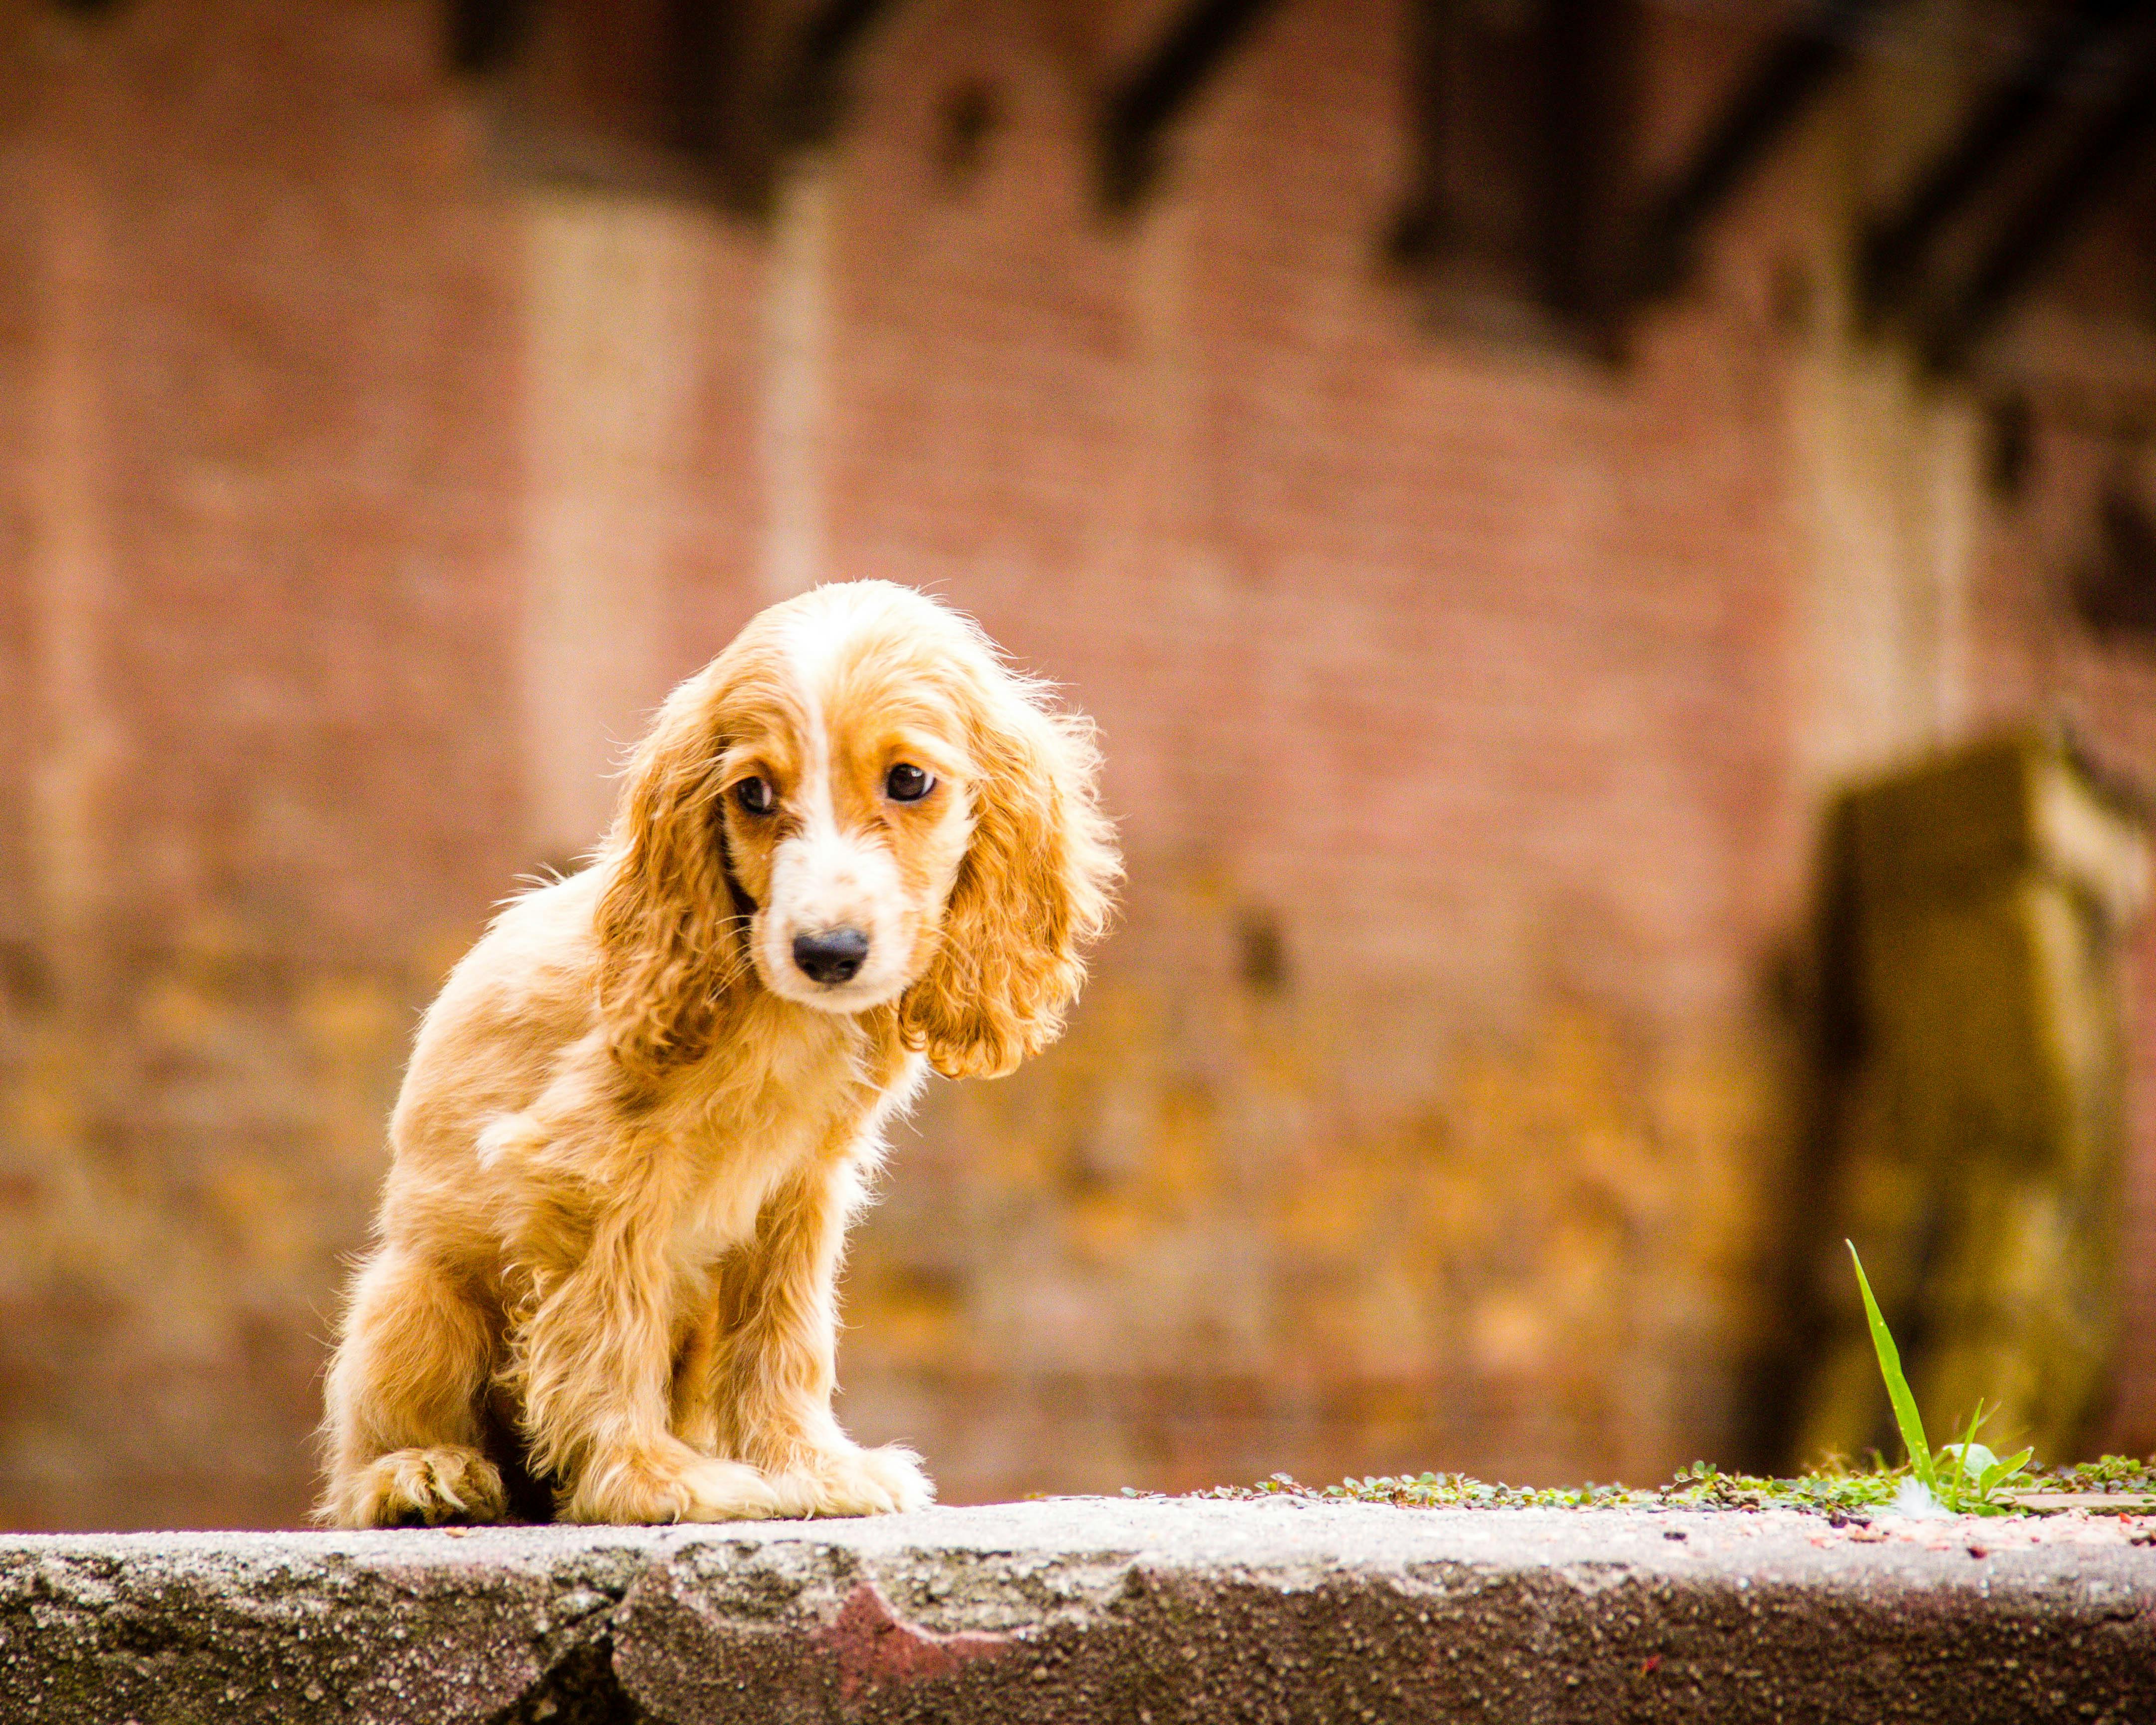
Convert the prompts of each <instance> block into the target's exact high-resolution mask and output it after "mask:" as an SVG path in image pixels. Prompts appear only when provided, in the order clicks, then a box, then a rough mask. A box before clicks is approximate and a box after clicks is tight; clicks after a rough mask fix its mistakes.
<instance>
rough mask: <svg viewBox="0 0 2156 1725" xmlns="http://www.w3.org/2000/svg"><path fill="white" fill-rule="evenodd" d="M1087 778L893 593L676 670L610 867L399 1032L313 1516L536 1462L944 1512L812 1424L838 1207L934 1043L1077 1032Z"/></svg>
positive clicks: (596, 1487)
mask: <svg viewBox="0 0 2156 1725" xmlns="http://www.w3.org/2000/svg"><path fill="white" fill-rule="evenodd" d="M1097 767H1098V760H1097V756H1096V752H1095V749H1094V746H1093V742H1092V735H1091V726H1089V725H1088V724H1087V723H1086V721H1084V720H1083V719H1081V718H1077V717H1075V716H1067V715H1062V714H1058V713H1055V712H1053V711H1050V708H1049V706H1048V704H1047V701H1046V700H1045V696H1044V693H1043V691H1041V690H1040V689H1039V686H1038V685H1033V684H1030V683H1028V682H1026V681H1024V680H1022V679H1020V678H1019V677H1016V676H1014V675H1012V674H1011V673H1010V672H1009V670H1006V669H1005V668H1004V666H1003V665H1002V664H1001V662H1000V661H999V660H998V656H997V655H996V653H995V650H994V649H993V647H992V646H991V645H990V644H988V641H987V639H985V638H984V637H983V635H982V634H981V633H980V631H979V630H978V629H976V628H975V627H974V626H973V624H971V623H969V622H968V621H967V620H965V619H962V618H960V617H958V616H957V615H956V614H953V613H952V612H950V611H948V610H946V609H945V608H942V606H940V605H938V604H937V603H934V602H932V601H931V600H929V599H927V598H923V597H922V596H921V595H920V594H918V593H914V592H912V591H911V590H910V589H907V588H900V587H894V586H891V585H890V584H888V583H882V582H860V583H850V584H846V585H839V586H830V587H823V588H817V589H816V590H814V592H812V593H806V594H804V595H803V596H802V597H801V598H797V599H792V600H789V601H788V602H787V603H784V604H781V605H775V606H773V607H772V608H770V609H769V610H767V611H765V612H764V613H763V614H761V615H760V616H758V617H757V618H756V619H754V620H753V621H752V622H751V623H750V624H749V625H748V627H747V629H744V630H743V631H742V634H740V636H739V637H738V638H737V639H736V640H735V641H734V642H733V644H731V646H729V647H728V648H727V649H726V651H725V652H723V653H721V655H719V656H718V658H717V659H716V660H713V661H712V662H711V665H708V666H706V668H705V669H704V670H702V671H701V672H700V673H699V674H698V675H696V676H694V677H691V678H690V679H689V680H688V681H686V682H685V683H684V684H682V685H681V686H680V688H678V689H676V690H675V691H674V692H673V694H672V695H671V696H669V697H668V699H667V701H666V702H665V706H663V707H662V708H661V709H660V712H659V715H658V717H657V719H656V721H655V722H654V724H653V726H652V727H651V730H650V732H649V735H647V736H646V737H644V740H643V742H641V743H640V744H639V747H638V748H637V750H636V752H635V753H634V757H633V758H632V760H631V762H630V765H629V773H628V778H627V782H626V783H625V784H624V788H623V793H622V798H621V803H620V806H619V811H618V813H617V814H616V817H615V819H614V823H613V828H612V829H611V831H610V832H609V834H608V837H607V839H606V841H605V843H604V845H603V846H602V848H601V849H600V850H599V852H598V855H597V856H596V858H595V860H594V861H593V864H592V865H591V866H590V867H588V868H587V869H585V870H583V872H581V873H579V874H577V875H572V876H570V877H569V878H567V879H566V880H558V881H557V882H555V883H553V884H552V885H551V886H544V887H542V888H540V889H538V890H537V891H532V892H531V893H528V894H526V895H525V896H523V897H521V898H519V899H517V900H516V901H514V902H513V903H511V905H510V906H508V907H507V908H506V910H505V911H503V912H502V914H501V915H500V917H499V918H497V919H496V921H495V923H494V925H493V926H492V927H491V928H490V929H489V931H488V932H487V933H486V935H485V937H484V938H483V939H482V940H481V941H480V942H479V944H478V945H477V946H475V947H473V949H472V950H471V952H470V953H469V954H467V955H466V957H465V959H464V961H463V962H462V963H459V965H458V966H457V968H456V969H455V971H454V973H452V974H451V975H450V977H449V981H448V983H446V985H445V986H444V988H443V990H442V993H441V994H440V997H439V999H437V1000H436V1001H435V1002H434V1005H433V1006H432V1008H430V1009H429V1011H428V1013H427V1015H426V1018H425V1020H424V1022H423V1024H422V1025H421V1027H420V1029H419V1034H418V1041H417V1044H416V1045H415V1046H414V1048H413V1055H412V1062H411V1067H410V1070H409V1071H408V1073H407V1075H406V1077H405V1081H404V1087H403V1092H402V1094H401V1095H400V1096H399V1097H398V1102H397V1107H396V1111H395V1113H394V1115H393V1117H392V1119H391V1122H390V1127H389V1138H390V1145H391V1149H392V1165H391V1168H390V1172H389V1176H388V1183H387V1186H386V1188H385V1190H384V1193H383V1197H382V1210H381V1215H380V1219H379V1221H378V1224H377V1245H376V1246H375V1249H374V1250H373V1252H372V1255H370V1256H369V1257H368V1259H367V1260H366V1262H365V1263H364V1264H363V1265H362V1266H361V1268H360V1270H359V1271H358V1274H357V1277H356V1278H355V1280H354V1282H353V1286H352V1294H351V1300H350V1303H349V1306H348V1307H347V1309H346V1313H345V1317H344V1322H343V1327H342V1333H341V1339H340V1340H339V1343H338V1344H337V1348H336V1356H335V1358H334V1359H333V1361H332V1362H331V1367H330V1372H329V1378H328V1385H327V1398H326V1399H327V1417H326V1422H325V1433H326V1445H327V1450H328V1474H329V1479H328V1486H327V1489H326V1492H325V1494H324V1497H323V1502H322V1505H321V1511H320V1514H321V1517H322V1518H323V1519H325V1520H327V1521H330V1522H336V1523H337V1524H339V1525H341V1526H345V1527H371V1526H380V1525H384V1524H388V1523H393V1522H413V1521H423V1522H437V1521H443V1520H449V1519H475V1520H485V1519H490V1518H495V1517H500V1516H501V1515H503V1514H505V1513H507V1512H508V1510H509V1507H510V1502H511V1489H512V1487H513V1486H515V1484H516V1481H518V1480H519V1479H520V1478H528V1479H531V1480H534V1481H538V1482H540V1483H542V1484H543V1485H545V1486H548V1487H550V1488H551V1489H552V1492H553V1494H554V1497H553V1508H554V1511H555V1512H556V1513H557V1514H560V1515H562V1516H563V1517H567V1518H568V1519H571V1520H575V1521H585V1522H665V1521H674V1520H683V1521H717V1520H728V1519H732V1518H736V1517H755V1516H772V1515H808V1514H814V1515H860V1514H867V1513H871V1512H877V1511H882V1510H892V1509H902V1508H906V1507H912V1506H916V1505H918V1504H922V1503H925V1502H928V1501H929V1498H930V1497H931V1488H930V1486H929V1484H928V1481H927V1479H926V1478H925V1477H924V1476H922V1474H921V1470H920V1467H919V1465H918V1460H917V1458H916V1456H914V1455H912V1454H911V1453H910V1452H909V1451H907V1450H903V1449H900V1448H897V1447H895V1446H894V1447H891V1448H886V1449H880V1450H864V1449H862V1448H860V1446H858V1445H855V1443H853V1442H852V1441H851V1440H850V1439H849V1438H848V1437H847V1436H846V1435H845V1434H844V1432H843V1431H842V1430H840V1429H839V1425H838V1424H837V1422H836V1421H835V1420H834V1419H833V1418H832V1415H831V1409H830V1401H831V1392H832V1388H833V1381H834V1378H833V1348H834V1339H835V1331H836V1316H835V1302H834V1286H833V1285H834V1279H835V1277H836V1275H837V1272H838V1267H839V1258H840V1255H841V1253H842V1251H843V1250H844V1236H845V1230H846V1226H847V1224H848V1221H849V1220H850V1218H851V1217H852V1215H853V1214H854V1213H855V1211H856V1210H857V1209H859V1208H860V1204H861V1203H862V1202H863V1198H864V1194H865V1189H866V1187H867V1184H868V1183H869V1181H870V1178H871V1176H872V1175H873V1174H874V1173H875V1168H876V1165H877V1163H878V1161H879V1159H880V1157H881V1155H882V1153H883V1129H884V1127H885V1123H886V1122H888V1121H889V1120H890V1119H891V1117H892V1116H893V1115H894V1114H896V1113H897V1112H898V1111H901V1110H902V1109H904V1108H905V1107H906V1106H907V1105H908V1104H909V1103H910V1101H911V1099H912V1097H913V1096H914V1095H915V1093H916V1091H917V1090H918V1088H919V1086H920V1084H921V1081H922V1078H923V1076H924V1068H925V1067H926V1066H928V1065H933V1066H934V1067H935V1068H936V1069H937V1070H938V1071H940V1072H943V1073H946V1074H947V1075H949V1076H952V1077H961V1076H998V1075H1000V1074H1002V1073H1005V1072H1008V1071H1009V1070H1011V1069H1012V1068H1013V1067H1014V1066H1016V1065H1018V1064H1019V1061H1021V1060H1024V1058H1025V1057H1026V1056H1027V1055H1030V1054H1033V1053H1034V1052H1035V1051H1036V1050H1039V1049H1040V1048H1041V1047H1043V1046H1044V1045H1046V1044H1047V1043H1048V1042H1050V1040H1053V1039H1054V1037H1055V1034H1056V1033H1057V1031H1058V1029H1060V1025H1061V1022H1062V1017H1063V1014H1064V1011H1065V1008H1066V1007H1067V1006H1068V1005H1069V1004H1070V1000H1071V999H1072V998H1073V996H1074V995H1075V993H1076V991H1077V989H1078V986H1079V984H1080V983H1081V980H1082V979H1083V977H1084V968H1083V964H1082V961H1081V952H1082V950H1083V948H1084V947H1085V945H1086V943H1087V942H1090V941H1091V940H1092V939H1094V938H1095V937H1097V936H1098V935H1099V933H1100V932H1101V928H1102V926H1103V924H1104V922H1105V921H1106V916H1107V913H1108V909H1109V900H1110V894H1111V890H1112V888H1113V886H1114V883H1115V880H1116V875H1117V873H1118V864H1117V860H1116V852H1115V849H1114V845H1113V834H1112V833H1111V830H1110V829H1109V827H1108V825H1107V824H1106V821H1105V820H1104V819H1102V818H1101V815H1100V814H1099V813H1098V811H1097V809H1096V803H1095V793H1094V781H1095V778H1096V772H1097ZM905 768H918V769H920V771H921V773H922V774H923V775H926V776H927V777H928V778H930V780H931V784H930V788H929V790H928V792H927V793H926V794H924V795H921V796H920V797H919V798H917V799H909V800H905V801H901V800H897V798H898V795H899V791H898V789H897V788H896V787H900V786H901V785H902V786H904V787H906V788H911V785H912V784H913V783H915V782H916V781H915V780H914V778H911V777H910V776H906V777H901V770H902V769H905ZM758 782H760V783H758ZM766 796H769V797H770V798H772V803H773V806H772V807H771V808H770V809H768V811H767V812H766V811H760V810H759V809H757V808H755V807H752V806H751V803H752V802H753V801H755V800H757V799H761V798H764V797H766ZM744 798H747V799H749V800H748V801H745V800H744ZM841 924H843V925H844V926H845V927H848V928H849V929H854V930H859V931H860V932H862V933H863V934H864V935H865V938H866V941H867V946H868V952H867V957H866V958H865V960H864V961H863V962H862V964H861V968H860V972H859V973H858V974H857V975H855V977H853V978H851V979H850V980H845V981H843V982H841V983H837V984H832V983H828V982H827V983H819V982H816V981H814V980H812V978H810V977H809V976H808V975H807V974H805V973H804V972H803V969H802V968H800V967H799V964H798V963H797V962H796V959H797V956H798V952H799V950H800V949H799V948H798V947H795V946H793V942H794V940H795V937H797V936H802V935H809V936H813V935H814V934H816V933H817V932H818V931H819V930H828V929H829V928H832V927H836V926H839V925H841ZM505 1467H506V1469H507V1470H508V1475H509V1477H508V1480H507V1481H505V1476H504V1469H505Z"/></svg>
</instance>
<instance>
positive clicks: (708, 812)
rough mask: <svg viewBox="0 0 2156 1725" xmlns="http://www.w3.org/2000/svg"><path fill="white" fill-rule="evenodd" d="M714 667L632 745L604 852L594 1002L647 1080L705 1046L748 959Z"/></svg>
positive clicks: (629, 1066) (625, 1061) (620, 1048)
mask: <svg viewBox="0 0 2156 1725" xmlns="http://www.w3.org/2000/svg"><path fill="white" fill-rule="evenodd" d="M718 672H719V667H718V666H717V665H711V666H709V667H707V668H706V670H704V671H703V672H701V674H699V675H696V676H694V677H691V678H690V680H688V681H687V682H685V683H684V684H682V685H680V687H679V688H677V689H676V690H675V691H674V692H673V693H672V694H671V695H670V696H667V698H666V703H665V706H662V707H661V708H660V711H659V716H658V718H657V720H656V721H654V723H653V725H652V726H651V729H650V730H649V732H647V733H646V734H645V736H644V740H643V741H642V742H639V744H638V745H637V746H636V750H635V752H634V754H633V755H632V756H631V757H629V772H628V774H627V782H626V783H624V785H623V787H622V793H621V802H620V804H619V808H618V809H616V811H615V814H614V823H613V830H612V832H611V833H610V834H608V839H607V844H606V849H605V852H604V855H603V860H602V863H601V866H602V867H603V868H605V869H606V870H608V880H607V882H606V885H605V886H604V888H603V891H602V892H601V895H600V898H599V906H598V937H599V1005H600V1009H601V1010H602V1011H603V1013H604V1014H605V1015H606V1018H607V1020H608V1044H609V1045H610V1046H611V1047H612V1049H613V1055H614V1058H615V1060H617V1061H619V1063H620V1065H621V1066H622V1068H623V1070H624V1071H625V1072H627V1073H629V1075H630V1076H633V1077H635V1078H638V1079H640V1080H643V1081H646V1082H649V1081H654V1080H656V1079H658V1078H660V1077H661V1076H664V1075H665V1073H666V1072H668V1071H669V1070H672V1069H673V1068H675V1067H678V1066H681V1065H686V1064H688V1063H689V1062H690V1061H692V1060H696V1059H697V1058H698V1057H699V1056H700V1055H702V1054H704V1053H705V1052H706V1050H708V1049H709V1048H710V1046H711V1034H712V1030H713V1029H714V1027H715V1025H716V1021H717V1017H718V1009H719V1001H720V997H721V995H722V994H723V993H725V991H726V986H727V983H728V981H729V979H730V978H731V977H733V976H734V975H736V974H737V973H738V971H739V968H740V967H741V965H742V963H745V962H746V954H745V952H744V951H743V945H742V943H743V940H744V934H743V930H742V923H743V920H744V919H743V917H742V915H741V913H740V911H739V910H738V908H737V905H736V903H735V895H734V887H733V881H732V879H731V876H730V875H728V873H727V870H726V839H725V834H724V833H723V831H722V829H721V824H720V809H719V792H720V784H719V769H720V762H721V756H722V755H723V754H724V752H725V749H726V743H725V740H724V738H723V737H721V735H720V734H719V725H718V721H717V717H716V704H717V703H716V696H717V694H718V689H719V676H718Z"/></svg>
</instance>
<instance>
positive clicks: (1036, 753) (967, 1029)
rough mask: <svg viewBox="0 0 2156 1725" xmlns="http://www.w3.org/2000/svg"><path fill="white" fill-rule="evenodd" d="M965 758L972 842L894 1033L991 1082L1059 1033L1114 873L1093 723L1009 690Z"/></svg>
mask: <svg viewBox="0 0 2156 1725" xmlns="http://www.w3.org/2000/svg"><path fill="white" fill-rule="evenodd" d="M995 675H996V677H997V680H998V682H1004V681H1005V680H1004V677H1003V674H1002V673H1001V672H1000V671H998V673H996V674H995ZM968 749H969V752H971V754H972V756H973V765H974V770H975V779H974V783H973V837H972V839H971V842H970V843H969V844H968V846H967V850H966V855H965V860H964V861H963V862H962V863H961V864H960V865H959V869H958V877H957V883H956V885H955V886H953V887H952V891H951V898H950V902H949V903H948V905H947V906H946V908H945V911H944V916H943V924H942V937H941V944H940V945H939V947H937V953H936V956H935V957H934V958H933V959H932V960H931V961H930V963H929V966H928V968H927V971H926V972H925V973H923V974H922V976H921V978H920V979H919V980H918V981H916V983H914V984H913V986H912V987H911V988H908V989H907V990H906V994H905V996H904V998H903V999H901V1001H900V1003H899V1030H900V1034H901V1036H902V1037H903V1038H904V1040H905V1041H906V1045H907V1046H908V1047H910V1048H914V1049H919V1050H922V1051H924V1052H925V1053H927V1056H928V1059H929V1061H930V1064H932V1065H933V1066H934V1067H935V1068H936V1070H937V1071H939V1072H941V1073H942V1074H943V1075H944V1076H946V1077H949V1078H997V1077H1000V1076H1003V1075H1004V1073H1006V1072H1009V1071H1010V1070H1013V1069H1014V1067H1016V1066H1017V1065H1018V1064H1019V1062H1020V1061H1021V1060H1024V1059H1025V1058H1026V1057H1027V1056H1028V1055H1033V1054H1036V1053H1038V1052H1039V1050H1042V1049H1043V1048H1045V1047H1046V1046H1047V1045H1049V1044H1050V1043H1051V1042H1053V1041H1054V1040H1055V1037H1056V1034H1057V1033H1058V1032H1059V1031H1060V1030H1061V1029H1062V1028H1063V1015H1064V1013H1065V1011H1066V1010H1067V1009H1069V1007H1070V1003H1071V1001H1072V1000H1073V999H1075V998H1076V996H1077V993H1078V989H1079V986H1080V984H1081V983H1083V982H1084V981H1085V979H1086V964H1085V957H1084V954H1085V949H1086V947H1087V946H1088V945H1089V944H1091V942H1093V941H1095V940H1097V939H1098V938H1099V937H1100V936H1101V932H1102V930H1103V929H1104V928H1106V926H1107V921H1108V914H1109V911H1110V910H1111V907H1112V903H1113V893H1114V891H1115V886H1116V881H1117V880H1119V879H1121V878H1122V859H1121V858H1120V857H1119V856H1118V855H1116V845H1115V831H1114V829H1113V828H1112V827H1111V826H1110V824H1108V821H1107V819H1106V817H1105V816H1104V815H1102V814H1101V811H1100V807H1099V803H1098V800H1097V799H1098V788H1097V782H1098V779H1099V775H1100V767H1101V757H1100V751H1099V749H1098V747H1096V745H1095V743H1094V740H1093V726H1092V724H1091V721H1089V720H1086V719H1084V718H1080V717H1077V716H1071V715H1065V714H1054V713H1050V712H1047V711H1044V710H1043V709H1042V707H1041V706H1040V705H1039V701H1037V700H1036V699H1035V698H1034V693H1033V691H1031V690H1030V689H1028V688H1026V687H1024V685H1019V683H1018V682H1017V680H1015V679H1009V680H1007V686H1003V687H997V688H993V689H992V690H991V691H988V693H987V695H986V696H984V697H983V699H981V700H980V701H978V704H977V706H976V711H975V712H974V714H973V717H972V720H971V722H970V724H969V726H968Z"/></svg>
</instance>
